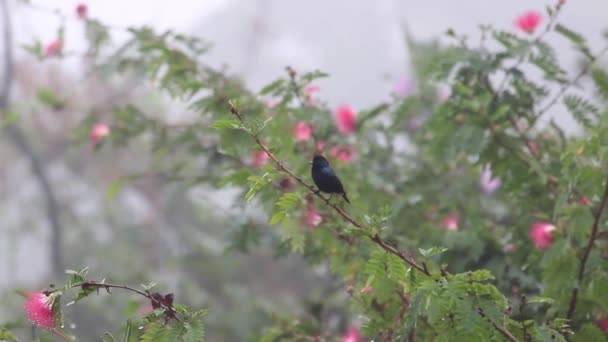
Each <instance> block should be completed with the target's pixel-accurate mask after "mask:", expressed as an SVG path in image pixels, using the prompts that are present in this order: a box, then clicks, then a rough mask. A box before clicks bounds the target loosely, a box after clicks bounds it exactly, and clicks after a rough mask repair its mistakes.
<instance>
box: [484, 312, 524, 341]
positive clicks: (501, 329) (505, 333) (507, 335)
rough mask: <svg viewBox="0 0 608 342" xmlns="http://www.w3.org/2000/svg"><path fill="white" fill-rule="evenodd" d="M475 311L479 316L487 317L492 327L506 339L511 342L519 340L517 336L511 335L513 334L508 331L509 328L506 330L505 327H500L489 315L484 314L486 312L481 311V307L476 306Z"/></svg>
mask: <svg viewBox="0 0 608 342" xmlns="http://www.w3.org/2000/svg"><path fill="white" fill-rule="evenodd" d="M477 312H478V313H479V315H480V316H481V317H483V318H485V319H487V320H488V322H490V323H491V324H492V326H493V327H494V329H496V330H497V331H498V332H500V333H501V334H502V335H503V336H504V337H505V338H506V339H507V340H509V341H511V342H519V340H518V339H517V337H515V336H513V334H511V332H509V330H507V328H505V327H501V326H499V325H498V324H496V323H495V322H494V321H493V320H491V319H490V317H488V316H487V315H486V313H485V312H484V311H483V309H482V308H481V307H478V308H477Z"/></svg>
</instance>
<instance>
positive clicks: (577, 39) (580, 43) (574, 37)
mask: <svg viewBox="0 0 608 342" xmlns="http://www.w3.org/2000/svg"><path fill="white" fill-rule="evenodd" d="M555 32H557V33H559V34H561V35H562V36H563V37H565V38H566V39H568V40H569V41H570V42H571V43H572V44H573V45H574V46H575V47H576V48H577V50H579V51H580V52H581V53H582V54H583V55H585V56H586V57H587V58H589V59H590V60H593V59H595V58H594V57H593V54H592V53H591V50H590V49H589V47H588V46H587V41H586V40H585V38H584V37H583V36H582V35H580V34H579V33H577V32H574V31H572V30H571V29H569V28H567V27H566V26H564V25H563V24H557V25H555Z"/></svg>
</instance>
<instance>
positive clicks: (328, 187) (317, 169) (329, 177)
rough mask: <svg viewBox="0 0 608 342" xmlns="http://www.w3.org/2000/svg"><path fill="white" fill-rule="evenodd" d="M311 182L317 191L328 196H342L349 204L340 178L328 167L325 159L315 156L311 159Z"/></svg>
mask: <svg viewBox="0 0 608 342" xmlns="http://www.w3.org/2000/svg"><path fill="white" fill-rule="evenodd" d="M311 173H312V180H313V181H314V182H315V185H316V186H317V188H319V190H318V191H323V192H325V193H328V194H342V197H344V199H345V200H346V202H348V203H350V201H349V200H348V197H346V191H344V187H343V186H342V182H340V178H338V176H336V173H335V172H334V170H333V169H332V168H331V165H329V162H328V161H327V159H325V157H323V156H321V155H316V156H314V158H313V159H312V171H311Z"/></svg>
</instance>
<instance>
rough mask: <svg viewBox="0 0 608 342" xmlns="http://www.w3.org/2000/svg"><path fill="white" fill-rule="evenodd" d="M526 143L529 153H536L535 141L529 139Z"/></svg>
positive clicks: (536, 145)
mask: <svg viewBox="0 0 608 342" xmlns="http://www.w3.org/2000/svg"><path fill="white" fill-rule="evenodd" d="M526 144H527V145H528V150H529V151H530V153H532V154H533V155H537V154H538V144H537V143H536V141H534V140H529V141H528V142H527V143H526Z"/></svg>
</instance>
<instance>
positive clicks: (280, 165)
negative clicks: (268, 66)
mask: <svg viewBox="0 0 608 342" xmlns="http://www.w3.org/2000/svg"><path fill="white" fill-rule="evenodd" d="M228 104H229V106H230V112H231V113H232V114H234V115H235V116H236V117H237V118H238V120H239V121H240V122H241V123H243V124H244V123H245V120H244V119H243V115H242V114H241V113H240V112H239V110H238V109H237V108H236V107H235V105H234V104H233V103H232V102H228ZM251 136H252V137H253V139H255V142H256V143H257V144H258V146H260V148H261V149H262V150H263V151H264V152H265V153H266V154H267V155H268V157H270V159H272V161H273V162H274V163H275V164H276V165H277V167H278V168H279V170H281V171H283V172H284V173H286V174H288V175H289V176H291V177H292V178H293V179H295V180H296V182H298V183H300V184H301V185H302V186H304V187H305V188H307V189H308V190H310V191H311V192H312V193H313V194H314V195H315V196H317V197H319V198H320V199H322V200H323V201H324V202H325V203H327V205H329V206H330V207H332V208H333V209H334V210H335V211H336V212H337V213H338V214H339V215H340V216H342V218H344V219H345V220H346V221H348V222H349V223H351V224H352V225H353V226H355V227H357V228H361V229H363V228H365V226H364V225H362V224H361V223H359V222H357V221H356V220H355V219H353V218H352V217H350V216H349V215H348V214H347V213H346V212H345V211H344V210H343V209H342V208H340V207H339V206H337V205H336V204H334V203H331V202H330V201H329V199H328V198H326V197H325V196H323V195H321V193H320V192H318V191H315V189H314V188H313V187H312V186H311V185H309V184H307V183H306V182H304V180H302V178H300V177H298V176H296V175H295V174H294V173H293V172H291V171H290V170H289V169H288V168H287V167H285V165H283V163H281V162H280V161H279V160H278V159H277V157H275V155H274V154H272V152H270V150H269V149H268V148H267V147H266V146H265V145H264V144H263V143H262V140H260V138H259V137H258V136H257V134H253V133H252V134H251ZM366 236H367V238H368V239H370V240H371V241H372V242H374V243H376V244H377V245H378V246H380V247H382V249H384V250H385V251H386V252H388V253H391V254H394V255H396V256H397V257H399V259H401V260H403V261H404V262H405V263H407V264H409V265H410V266H412V267H413V268H415V269H417V270H418V271H420V272H422V273H424V274H426V275H427V276H430V275H431V272H430V271H429V270H428V269H427V268H426V267H422V266H420V265H419V264H418V263H416V261H414V260H413V259H410V258H408V257H407V256H405V254H403V252H401V251H400V250H399V249H397V247H395V246H393V245H391V244H389V243H388V242H386V241H384V240H383V239H382V238H381V237H380V235H378V234H374V235H371V234H366Z"/></svg>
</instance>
